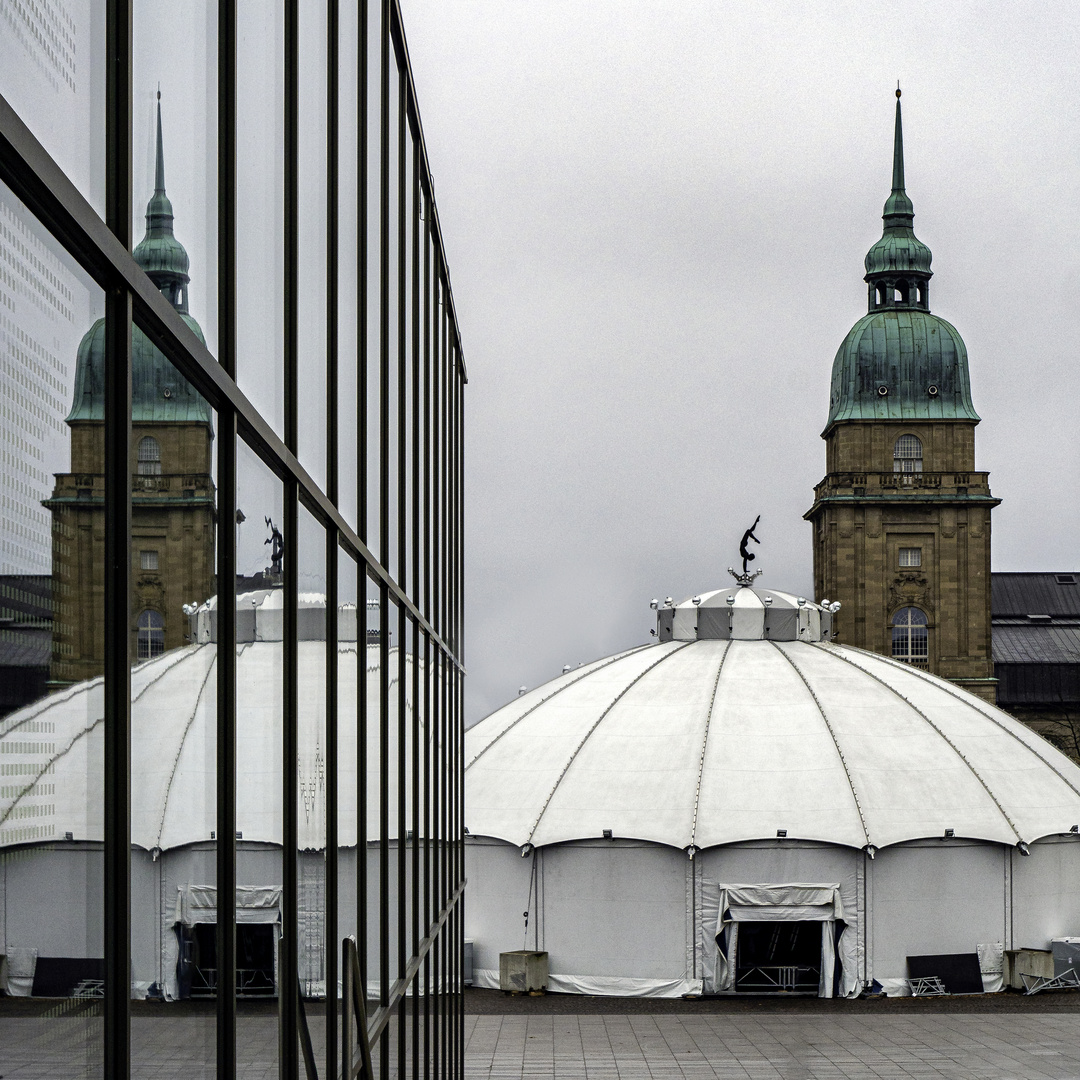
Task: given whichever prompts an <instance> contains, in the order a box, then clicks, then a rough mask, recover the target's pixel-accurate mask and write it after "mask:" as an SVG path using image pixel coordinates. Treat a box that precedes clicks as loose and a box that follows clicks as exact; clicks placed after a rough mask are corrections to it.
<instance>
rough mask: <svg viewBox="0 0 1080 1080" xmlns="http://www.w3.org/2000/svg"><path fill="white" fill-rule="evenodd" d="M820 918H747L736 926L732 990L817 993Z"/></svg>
mask: <svg viewBox="0 0 1080 1080" xmlns="http://www.w3.org/2000/svg"><path fill="white" fill-rule="evenodd" d="M821 936H822V935H821V923H820V922H746V923H742V924H741V925H740V926H739V936H738V945H737V947H736V950H735V952H736V955H735V992H736V993H743V994H778V993H789V994H817V992H818V986H819V984H820V982H821Z"/></svg>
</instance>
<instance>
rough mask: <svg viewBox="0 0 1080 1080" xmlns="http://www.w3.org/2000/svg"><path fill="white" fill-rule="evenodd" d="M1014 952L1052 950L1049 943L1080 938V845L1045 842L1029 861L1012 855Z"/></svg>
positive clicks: (1034, 848)
mask: <svg viewBox="0 0 1080 1080" xmlns="http://www.w3.org/2000/svg"><path fill="white" fill-rule="evenodd" d="M1009 858H1011V860H1012V886H1013V895H1012V899H1013V934H1012V943H1011V944H1012V947H1013V948H1017V949H1019V948H1031V949H1049V948H1050V939H1051V938H1056V937H1072V936H1075V935H1078V934H1080V841H1078V840H1076V839H1075V838H1069V837H1061V838H1060V839H1058V838H1054V839H1047V840H1042V841H1040V842H1039V843H1037V844H1032V845H1031V855H1030V856H1028V857H1027V858H1025V857H1023V856H1022V855H1020V853H1019V852H1010V853H1009Z"/></svg>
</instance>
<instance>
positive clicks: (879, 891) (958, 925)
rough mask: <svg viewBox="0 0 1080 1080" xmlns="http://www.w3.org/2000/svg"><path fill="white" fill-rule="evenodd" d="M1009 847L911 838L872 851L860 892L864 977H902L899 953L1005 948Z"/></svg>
mask: <svg viewBox="0 0 1080 1080" xmlns="http://www.w3.org/2000/svg"><path fill="white" fill-rule="evenodd" d="M1009 851H1010V849H1008V848H1005V847H1003V846H1002V845H1000V844H988V843H983V842H980V841H965V840H955V839H950V840H914V841H910V842H908V843H905V844H897V845H895V846H893V847H888V848H884V849H882V850H881V851H879V852H878V856H877V858H876V859H875V860H874V861H873V863H872V864H871V867H870V871H869V874H868V881H867V893H868V897H869V904H870V908H871V912H872V920H871V931H870V933H871V941H872V949H871V957H872V963H871V971H870V975H871V977H872V978H874V979H877V980H878V981H879V982H882V983H883V984H884V985H886V987H888V982H887V980H891V979H905V978H907V975H908V970H907V957H908V956H925V955H933V954H936V953H961V952H971V953H973V952H975V948H976V946H977V945H979V944H980V943H982V942H993V941H1001V942H1004V943H1005V944H1006V947H1008V934H1007V916H1006V905H1007V874H1006V870H1007V866H1008V861H1009Z"/></svg>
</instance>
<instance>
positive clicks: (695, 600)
mask: <svg viewBox="0 0 1080 1080" xmlns="http://www.w3.org/2000/svg"><path fill="white" fill-rule="evenodd" d="M690 603H691V604H693V605H694V607H697V606H698V604H700V603H701V597H700V596H694V597H691V599H690Z"/></svg>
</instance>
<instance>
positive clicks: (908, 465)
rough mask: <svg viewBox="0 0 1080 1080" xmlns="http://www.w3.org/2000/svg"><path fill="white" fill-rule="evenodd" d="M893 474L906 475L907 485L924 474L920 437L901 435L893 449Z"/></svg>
mask: <svg viewBox="0 0 1080 1080" xmlns="http://www.w3.org/2000/svg"><path fill="white" fill-rule="evenodd" d="M893 472H898V473H905V474H906V477H907V478H906V479H905V481H904V483H905V484H910V483H911V482H912V477H914V476H916V475H918V474H919V473H921V472H922V440H921V439H920V438H919V437H918V435H901V436H900V438H899V439H897V440H896V445H895V446H894V447H893Z"/></svg>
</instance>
